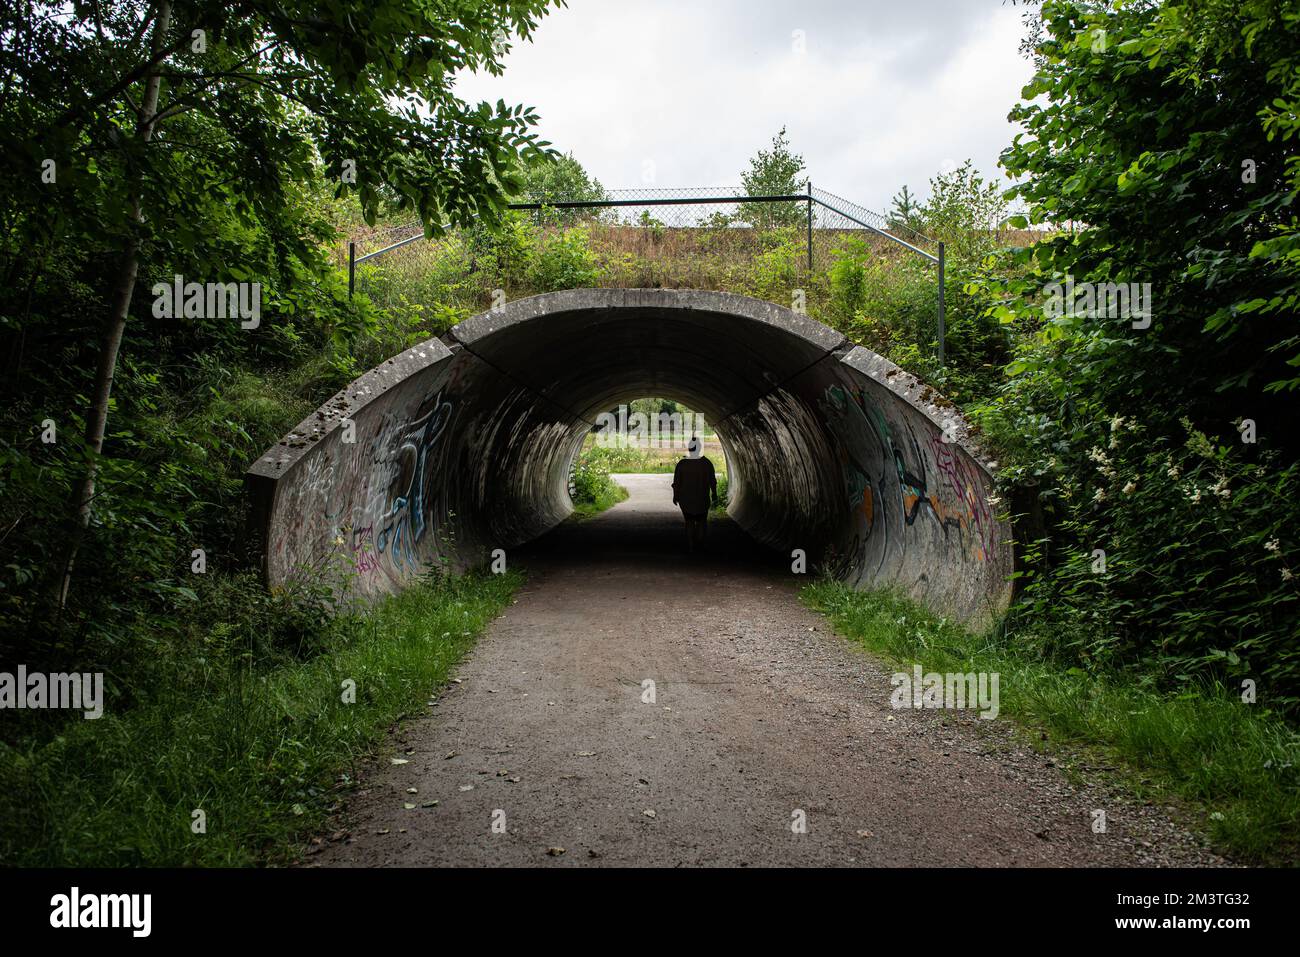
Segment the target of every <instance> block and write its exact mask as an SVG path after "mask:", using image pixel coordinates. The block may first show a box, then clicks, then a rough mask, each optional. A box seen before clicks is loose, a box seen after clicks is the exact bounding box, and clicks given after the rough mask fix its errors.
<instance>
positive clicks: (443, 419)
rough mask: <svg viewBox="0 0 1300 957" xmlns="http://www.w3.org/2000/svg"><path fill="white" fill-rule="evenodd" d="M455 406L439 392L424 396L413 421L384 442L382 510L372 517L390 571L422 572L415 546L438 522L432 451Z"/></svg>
mask: <svg viewBox="0 0 1300 957" xmlns="http://www.w3.org/2000/svg"><path fill="white" fill-rule="evenodd" d="M453 410H454V406H453V404H452V403H451V401H450V400H448V399H446V398H445V397H444V394H443V392H442V390H439V391H438V392H437V393H436V394H433V395H431V396H427V397H426V398H425V400H424V401H423V402H422V403H421V405H420V409H419V410H418V413H417V417H416V418H415V419H414V420H413V421H412V422H410V423H409V424H406V425H405V426H404V427H399V428H398V429H395V430H393V431H392V432H391V433H390V437H388V442H386V443H385V444H386V445H387V446H388V454H387V456H385V458H384V461H383V462H382V463H380V469H381V471H382V473H383V474H382V475H381V476H379V478H380V479H381V482H379V483H375V485H376V487H383V486H384V483H385V480H386V488H385V495H384V499H383V502H384V504H383V506H382V509H381V511H380V512H379V514H378V515H376V516H375V522H374V525H375V533H374V541H375V550H376V551H377V552H378V553H379V554H380V555H382V556H386V557H387V558H388V561H389V563H390V565H391V566H392V568H393V569H394V571H396V572H397V573H398V574H399V575H401V574H415V573H417V572H419V570H420V564H421V563H420V558H419V553H418V551H417V548H418V546H419V545H420V544H421V542H422V541H423V539H424V536H425V534H426V532H427V531H428V530H429V527H430V525H431V524H432V523H433V522H434V521H436V518H435V516H436V515H437V508H436V505H437V503H436V495H437V490H438V489H439V487H440V486H439V483H438V482H436V481H434V480H433V477H432V476H431V475H430V468H431V466H432V465H433V463H434V458H435V450H436V449H437V446H438V443H439V440H440V439H441V438H442V436H443V434H444V433H445V432H446V430H447V425H448V423H449V422H450V421H451V417H452V413H453Z"/></svg>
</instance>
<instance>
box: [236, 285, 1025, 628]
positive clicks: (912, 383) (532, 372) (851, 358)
mask: <svg viewBox="0 0 1300 957" xmlns="http://www.w3.org/2000/svg"><path fill="white" fill-rule="evenodd" d="M644 395H658V396H664V397H668V398H672V399H676V400H678V401H680V402H682V403H683V404H684V405H686V406H687V407H689V408H692V409H696V410H698V411H700V412H702V413H703V414H704V415H705V417H706V418H707V420H708V421H709V422H710V423H712V424H713V425H714V427H715V428H716V430H717V432H718V435H719V439H720V441H721V443H722V445H723V448H724V449H725V451H726V455H727V458H728V461H729V464H730V470H731V476H730V496H731V506H730V515H731V517H732V518H733V519H734V521H735V522H736V523H737V524H738V525H739V526H740V527H741V528H742V529H744V530H745V531H746V532H748V533H749V534H750V535H752V536H753V537H754V538H755V539H757V540H758V541H759V542H762V543H763V544H765V545H768V546H771V547H772V548H774V549H776V550H778V551H779V552H780V553H782V554H783V555H786V556H789V555H791V554H792V552H793V551H794V550H795V549H802V550H803V552H804V553H805V554H806V556H807V559H808V562H809V564H810V567H816V566H818V565H822V566H824V567H826V568H828V569H829V570H830V571H831V572H832V573H833V574H835V575H837V576H838V577H840V578H841V579H843V580H845V581H849V582H851V583H853V584H855V585H864V584H869V583H870V584H879V585H898V586H901V587H902V588H904V589H906V590H907V591H908V592H910V593H911V594H912V595H913V597H915V598H917V599H918V600H921V601H923V602H925V603H926V604H928V605H929V606H930V607H932V608H934V609H935V610H937V611H940V612H942V613H947V614H951V615H954V616H956V617H960V618H962V619H964V620H967V621H969V622H971V623H973V624H978V623H982V622H984V621H987V620H988V619H989V618H990V617H991V616H992V615H993V614H995V613H996V612H997V611H999V610H1000V609H1001V608H1002V607H1004V606H1005V604H1006V601H1007V598H1008V595H1009V583H1008V582H1009V579H1008V576H1009V572H1010V569H1011V554H1010V538H1011V536H1010V531H1009V529H1008V528H1007V526H1006V525H1005V523H1003V522H1001V521H999V520H998V519H997V517H996V514H995V510H994V508H993V507H991V505H990V503H989V496H990V495H991V494H992V477H991V469H992V467H993V466H992V465H991V464H990V463H988V462H986V461H985V460H984V459H983V458H982V456H981V455H980V453H979V452H978V450H977V449H976V448H975V447H974V445H972V443H971V441H970V438H969V434H968V430H967V427H966V425H965V423H964V422H963V421H962V420H961V418H960V416H959V415H957V414H956V412H955V411H954V410H953V409H952V408H951V406H950V404H948V403H946V402H945V400H943V399H942V398H941V397H939V396H938V395H936V394H934V393H933V391H932V390H931V389H929V388H928V387H927V386H924V385H923V384H922V383H920V382H918V381H917V380H916V379H915V378H913V377H912V376H910V375H909V374H907V373H905V372H903V371H902V370H901V369H899V368H898V367H896V366H894V365H893V364H891V363H889V362H888V361H886V360H884V359H883V358H881V357H880V356H877V355H875V354H874V353H872V352H870V351H868V350H866V349H864V348H862V347H860V346H855V345H853V344H852V343H850V342H849V341H847V340H846V339H845V338H844V337H843V336H841V335H840V334H839V333H837V332H835V331H833V330H831V329H829V328H827V327H825V326H823V325H821V324H819V323H816V322H814V321H812V320H810V319H809V318H807V317H806V316H803V315H800V314H797V313H795V312H792V311H790V310H788V309H784V308H781V307H779V306H776V305H773V304H772V303H768V302H763V301H759V300H755V299H750V298H746V297H743V296H736V295H731V294H728V293H719V292H700V291H693V290H667V289H652V290H621V289H582V290H569V291H565V292H558V293H550V294H547V295H543V296H535V297H532V298H529V299H522V300H518V301H516V302H512V303H508V304H506V305H504V306H503V307H501V308H500V309H497V310H493V311H489V312H486V313H483V314H481V315H478V316H475V317H473V318H472V319H469V320H467V321H466V322H463V323H461V324H460V325H458V326H456V327H455V328H453V329H452V330H451V331H450V332H449V333H447V334H446V335H445V336H443V337H442V338H441V339H433V340H429V341H427V342H424V343H421V344H420V345H418V346H415V347H414V348H412V349H409V350H407V351H406V352H404V353H402V354H401V355H399V356H396V357H394V358H393V359H390V360H388V361H387V362H385V363H384V364H382V365H381V366H379V367H378V368H376V369H374V370H371V371H370V372H369V373H367V374H366V375H364V376H362V377H361V378H359V379H358V380H356V381H355V382H353V383H352V384H351V385H349V386H348V387H347V388H346V389H344V390H343V391H342V392H340V393H339V394H338V395H336V396H335V397H334V398H333V399H331V400H330V401H329V402H328V403H326V404H325V405H324V406H322V407H321V409H320V410H318V411H317V412H316V413H315V414H314V415H313V416H312V417H310V418H309V419H307V420H306V421H305V422H303V423H302V424H301V425H299V426H298V428H297V429H295V430H294V431H293V432H291V433H290V434H289V435H288V436H286V437H285V439H284V440H282V441H281V442H280V443H279V444H278V445H276V446H275V447H274V448H272V449H271V450H270V451H268V452H267V454H266V455H264V456H262V457H261V458H260V459H259V460H258V461H257V463H256V464H255V465H254V467H253V468H252V469H251V470H250V473H249V490H250V500H251V502H252V507H253V513H252V518H251V528H252V530H253V532H254V533H255V535H256V536H257V540H258V542H259V543H260V545H261V547H262V549H263V557H264V568H265V574H266V577H267V579H268V581H269V582H270V583H272V584H275V583H278V582H282V581H284V580H285V579H287V578H289V577H291V576H293V575H295V574H300V573H302V570H303V569H307V568H319V567H321V566H322V564H325V563H326V562H327V559H328V558H329V557H330V556H331V555H332V554H334V553H338V554H341V555H342V556H343V557H344V558H345V559H346V561H347V563H348V564H349V565H350V567H351V568H353V569H355V572H356V579H355V581H356V586H355V587H357V588H358V589H360V590H361V591H363V592H366V593H369V594H380V593H384V592H389V591H394V590H396V589H399V588H401V587H402V586H403V585H404V584H405V583H406V582H408V581H409V580H410V579H411V578H412V577H413V576H415V575H416V574H418V573H419V570H420V568H421V567H422V566H423V565H424V564H425V563H427V562H429V561H431V560H435V559H438V558H449V559H451V560H452V561H454V562H455V563H457V564H462V565H463V564H472V563H476V562H481V561H484V560H486V559H487V558H488V556H489V555H490V554H491V552H492V551H493V550H494V549H504V550H506V552H507V554H509V552H510V550H512V549H515V548H516V547H518V546H520V545H522V544H523V543H525V542H528V541H531V540H533V539H535V538H537V537H538V536H539V535H541V534H543V533H544V532H546V531H548V530H549V529H551V528H553V527H555V526H556V525H557V524H558V523H560V522H561V521H562V520H563V519H564V518H565V517H566V516H567V515H568V514H569V513H570V511H571V510H572V503H571V502H570V500H569V496H568V478H569V470H570V467H571V464H572V462H573V460H574V457H575V456H576V454H577V452H578V451H579V449H580V447H581V445H582V442H583V439H584V437H585V436H586V435H587V433H588V432H589V431H590V430H591V428H592V426H593V424H594V423H595V421H596V417H597V416H598V415H599V414H600V413H601V412H603V411H605V410H607V409H609V408H611V407H613V406H616V405H618V404H619V403H620V402H624V401H628V400H631V399H633V398H636V397H639V396H644Z"/></svg>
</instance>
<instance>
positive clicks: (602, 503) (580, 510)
mask: <svg viewBox="0 0 1300 957" xmlns="http://www.w3.org/2000/svg"><path fill="white" fill-rule="evenodd" d="M584 491H585V495H584V496H583V497H582V498H581V500H579V501H576V502H574V503H573V520H574V521H575V522H585V521H586V520H587V519H589V518H592V517H593V516H596V515H599V514H600V513H601V512H603V511H605V509H607V508H613V507H614V506H615V505H617V504H618V503H619V502H621V501H623V500H624V499H626V498H627V489H625V488H624V487H623V486H621V485H619V484H618V483H617V482H615V481H614V480H613V479H612V478H610V477H609V476H608V475H598V476H596V477H595V478H594V479H593V480H592V481H591V483H590V485H589V486H588V487H587V488H586V489H585V490H584Z"/></svg>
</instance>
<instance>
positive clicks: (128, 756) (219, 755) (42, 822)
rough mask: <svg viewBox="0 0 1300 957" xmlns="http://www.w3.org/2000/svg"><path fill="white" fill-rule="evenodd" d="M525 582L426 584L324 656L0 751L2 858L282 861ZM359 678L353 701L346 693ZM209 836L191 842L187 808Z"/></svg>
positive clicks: (362, 619) (349, 630) (350, 629)
mask: <svg viewBox="0 0 1300 957" xmlns="http://www.w3.org/2000/svg"><path fill="white" fill-rule="evenodd" d="M520 581H521V577H520V576H519V574H518V573H517V572H511V573H508V574H504V575H487V574H471V575H466V576H463V577H459V578H448V579H445V580H443V581H440V582H437V583H430V584H420V585H416V586H414V587H412V588H409V589H408V590H406V591H404V592H402V593H401V594H399V595H396V596H393V597H391V598H389V599H386V600H385V601H383V602H382V603H380V604H378V605H376V606H374V607H373V608H372V609H371V610H370V611H369V612H368V613H366V614H364V615H358V616H356V617H355V618H353V619H351V620H350V621H349V622H347V623H345V625H344V626H343V627H339V628H337V629H336V630H335V632H334V633H333V635H332V637H331V639H330V644H328V645H326V646H325V647H323V648H322V653H320V654H318V655H316V656H314V657H313V658H312V659H311V660H309V661H306V662H301V663H295V664H289V665H281V666H280V667H277V668H273V669H270V670H267V671H264V672H261V673H259V672H258V671H256V670H254V671H252V672H251V673H249V672H248V671H244V672H242V673H240V672H235V673H232V674H231V676H230V678H229V679H228V680H227V681H225V682H223V683H221V684H219V685H217V686H215V687H210V688H208V689H207V692H206V693H205V694H203V695H202V696H195V695H194V694H193V693H186V691H185V690H184V689H181V688H178V689H176V690H175V691H173V692H172V693H170V694H169V695H165V696H163V697H161V698H159V699H158V700H155V701H152V702H150V704H148V705H147V706H141V707H139V708H135V709H133V710H130V711H127V712H125V713H123V714H120V715H114V714H112V713H111V712H109V713H106V714H105V715H104V716H103V717H102V718H100V719H98V720H93V721H86V720H78V721H73V722H70V723H69V724H68V725H67V727H66V729H65V730H64V732H63V733H62V734H60V735H59V736H57V737H55V738H53V739H52V740H50V741H48V742H46V743H43V744H40V745H38V746H29V747H28V748H27V749H26V750H21V749H17V748H10V747H4V748H3V749H0V863H3V864H5V865H7V866H26V867H35V866H46V867H71V866H75V867H121V866H135V865H150V866H178V865H207V866H212V865H216V866H239V865H252V864H260V863H265V862H276V861H282V860H285V859H288V858H289V857H291V856H292V854H293V853H294V849H295V848H296V847H297V846H298V845H299V844H301V843H302V841H304V840H305V839H306V838H307V837H308V836H309V835H310V834H312V833H314V832H315V831H316V830H318V829H319V828H320V826H321V825H322V823H323V822H324V820H325V818H326V816H327V813H328V811H329V805H330V804H331V802H332V798H333V794H332V791H333V787H334V785H335V784H336V783H337V782H338V780H339V777H340V772H342V774H343V777H344V779H345V780H347V779H355V771H356V766H357V763H358V761H360V760H361V759H363V758H365V757H366V756H368V755H370V754H372V753H373V751H374V749H375V746H376V745H377V744H378V743H379V742H380V741H381V740H382V738H383V735H384V732H385V729H386V728H387V727H388V726H389V725H390V724H391V723H392V722H393V721H395V720H397V719H398V718H399V717H401V716H402V715H404V714H408V713H411V712H413V711H416V710H419V709H421V708H422V707H423V705H424V703H425V701H426V700H427V699H428V696H429V694H430V693H431V692H432V691H434V690H435V689H436V688H437V687H438V686H439V685H440V684H442V683H443V682H444V681H446V680H447V678H448V674H449V672H450V670H451V668H452V667H453V666H454V665H455V664H456V662H457V661H459V660H460V658H461V656H462V655H463V654H464V652H465V651H466V650H467V649H468V648H469V646H470V645H471V644H472V643H473V641H474V638H475V637H476V636H477V635H478V634H479V633H480V632H481V631H482V629H483V628H484V626H486V625H487V623H488V622H489V621H491V620H492V618H494V617H495V616H496V615H497V614H498V613H499V612H500V611H501V609H502V608H504V607H505V606H506V605H507V604H508V603H509V601H510V597H511V595H512V594H513V592H514V591H515V589H516V588H517V587H518V585H519V583H520ZM349 680H350V681H352V682H355V702H354V703H345V702H344V700H343V698H344V689H345V683H346V682H348V681H349ZM198 810H201V811H203V812H204V817H205V819H206V832H205V833H195V829H196V819H195V814H194V812H195V811H198Z"/></svg>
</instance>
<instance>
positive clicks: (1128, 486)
mask: <svg viewBox="0 0 1300 957" xmlns="http://www.w3.org/2000/svg"><path fill="white" fill-rule="evenodd" d="M1136 491H1137V482H1135V481H1133V480H1132V479H1129V480H1128V481H1127V482H1125V483H1124V494H1125V495H1132V494H1133V493H1134V492H1136Z"/></svg>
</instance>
